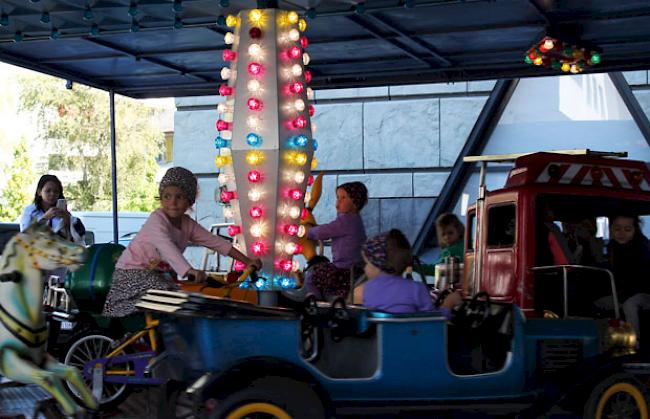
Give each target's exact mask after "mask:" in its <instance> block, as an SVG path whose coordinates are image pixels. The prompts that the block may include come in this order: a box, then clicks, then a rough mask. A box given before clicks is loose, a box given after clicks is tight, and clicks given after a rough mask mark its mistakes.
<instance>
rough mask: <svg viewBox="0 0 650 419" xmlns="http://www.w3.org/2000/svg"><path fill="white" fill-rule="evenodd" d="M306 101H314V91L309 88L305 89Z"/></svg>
mask: <svg viewBox="0 0 650 419" xmlns="http://www.w3.org/2000/svg"><path fill="white" fill-rule="evenodd" d="M307 99H309V100H314V89H312V88H311V87H308V88H307Z"/></svg>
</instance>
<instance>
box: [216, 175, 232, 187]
mask: <svg viewBox="0 0 650 419" xmlns="http://www.w3.org/2000/svg"><path fill="white" fill-rule="evenodd" d="M217 180H218V181H219V185H221V186H223V185H225V184H226V183H228V182H229V181H231V180H232V179H231V176H230V175H228V174H226V173H219V176H217Z"/></svg>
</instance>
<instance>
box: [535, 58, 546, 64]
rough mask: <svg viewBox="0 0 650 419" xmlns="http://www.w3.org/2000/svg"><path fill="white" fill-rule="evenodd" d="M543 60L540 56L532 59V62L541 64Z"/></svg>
mask: <svg viewBox="0 0 650 419" xmlns="http://www.w3.org/2000/svg"><path fill="white" fill-rule="evenodd" d="M543 62H544V61H543V60H542V57H537V58H535V59H534V60H533V64H535V65H542V63H543Z"/></svg>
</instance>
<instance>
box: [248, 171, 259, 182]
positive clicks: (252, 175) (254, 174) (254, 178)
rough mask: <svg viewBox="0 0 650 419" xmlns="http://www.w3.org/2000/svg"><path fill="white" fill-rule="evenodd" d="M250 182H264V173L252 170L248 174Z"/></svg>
mask: <svg viewBox="0 0 650 419" xmlns="http://www.w3.org/2000/svg"><path fill="white" fill-rule="evenodd" d="M247 177H248V181H249V182H251V183H257V182H260V181H261V180H262V172H260V171H259V170H251V171H250V172H248V176H247Z"/></svg>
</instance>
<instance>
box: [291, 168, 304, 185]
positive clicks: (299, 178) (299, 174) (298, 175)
mask: <svg viewBox="0 0 650 419" xmlns="http://www.w3.org/2000/svg"><path fill="white" fill-rule="evenodd" d="M304 180H305V172H303V171H301V170H297V171H296V172H295V173H294V174H293V181H294V182H296V183H302V182H303V181H304Z"/></svg>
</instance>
